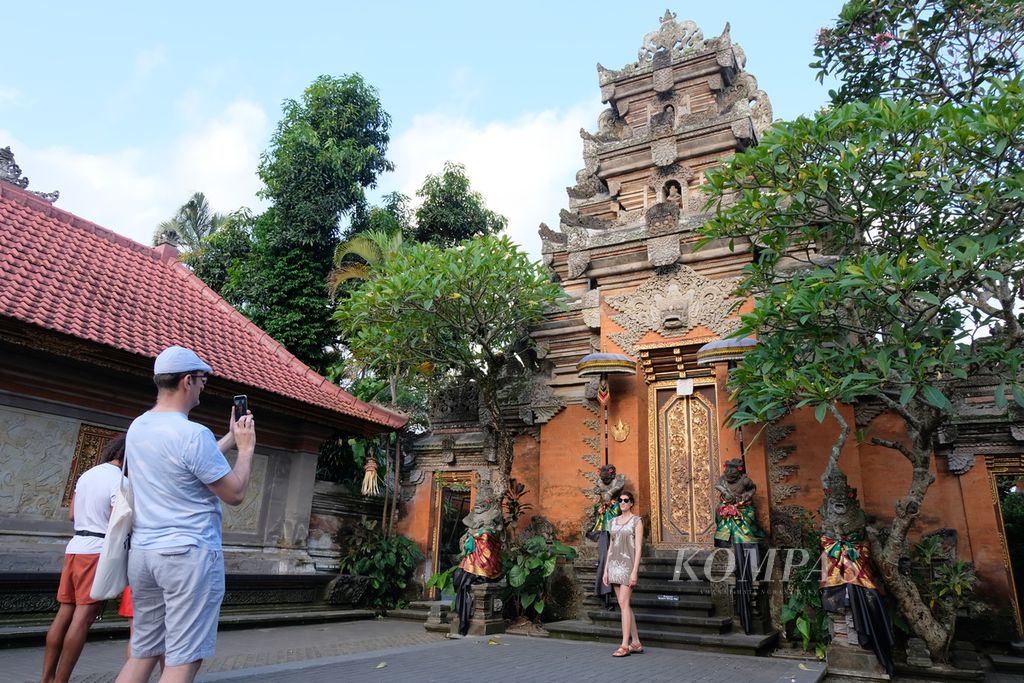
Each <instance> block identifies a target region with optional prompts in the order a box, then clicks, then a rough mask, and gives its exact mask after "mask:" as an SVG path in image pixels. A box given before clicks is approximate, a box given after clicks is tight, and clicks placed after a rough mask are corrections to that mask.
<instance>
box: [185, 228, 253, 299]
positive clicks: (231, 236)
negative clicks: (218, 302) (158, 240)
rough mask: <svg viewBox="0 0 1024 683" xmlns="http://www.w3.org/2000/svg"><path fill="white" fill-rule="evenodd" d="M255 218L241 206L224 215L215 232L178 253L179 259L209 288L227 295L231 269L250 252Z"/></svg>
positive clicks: (228, 294)
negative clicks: (179, 254) (192, 246)
mask: <svg viewBox="0 0 1024 683" xmlns="http://www.w3.org/2000/svg"><path fill="white" fill-rule="evenodd" d="M255 220H256V217H255V216H254V215H253V213H252V212H251V211H249V209H245V208H242V209H239V210H238V211H235V212H233V213H230V214H228V215H227V216H225V217H224V219H223V222H222V223H221V224H220V226H219V227H218V228H217V230H216V231H215V232H213V233H210V234H208V235H206V236H205V237H203V238H202V240H200V242H199V245H198V246H197V247H195V248H193V249H192V250H190V251H187V252H185V253H184V254H182V255H181V261H182V262H183V263H184V264H185V265H187V266H188V267H189V268H191V269H192V272H193V273H195V274H196V276H197V277H198V278H199V279H200V280H202V281H203V282H205V283H206V284H207V285H208V286H209V287H210V288H211V289H213V290H214V291H216V292H219V293H221V295H222V296H224V295H227V296H228V297H230V294H231V293H230V291H228V289H227V284H228V283H229V282H230V280H231V269H232V268H238V267H240V264H242V263H244V262H245V259H246V258H248V256H249V253H250V252H251V251H252V226H253V224H254V222H255Z"/></svg>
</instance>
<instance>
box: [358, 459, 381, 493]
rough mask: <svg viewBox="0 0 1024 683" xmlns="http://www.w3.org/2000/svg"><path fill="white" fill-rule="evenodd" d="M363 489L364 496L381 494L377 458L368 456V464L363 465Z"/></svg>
mask: <svg viewBox="0 0 1024 683" xmlns="http://www.w3.org/2000/svg"><path fill="white" fill-rule="evenodd" d="M362 491H363V495H364V496H379V495H380V484H379V483H378V481H377V460H376V459H375V458H367V459H366V464H365V465H363V489H362Z"/></svg>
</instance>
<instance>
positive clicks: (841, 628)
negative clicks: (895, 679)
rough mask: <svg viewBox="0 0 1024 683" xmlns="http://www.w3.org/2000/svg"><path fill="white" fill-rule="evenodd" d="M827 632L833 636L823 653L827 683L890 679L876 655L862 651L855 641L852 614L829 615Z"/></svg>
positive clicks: (855, 633)
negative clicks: (826, 666) (826, 669)
mask: <svg viewBox="0 0 1024 683" xmlns="http://www.w3.org/2000/svg"><path fill="white" fill-rule="evenodd" d="M829 631H831V633H832V642H831V643H830V644H829V646H828V650H826V652H825V662H826V663H827V665H828V680H829V681H830V682H833V681H834V682H835V683H851V682H859V681H888V680H890V676H889V674H887V673H886V672H885V669H883V668H882V665H881V664H879V663H878V658H877V657H875V653H874V652H872V651H871V650H865V649H864V648H862V647H861V646H860V644H859V643H858V642H857V631H856V630H855V629H854V626H853V615H852V614H850V613H849V612H847V613H845V614H830V615H829Z"/></svg>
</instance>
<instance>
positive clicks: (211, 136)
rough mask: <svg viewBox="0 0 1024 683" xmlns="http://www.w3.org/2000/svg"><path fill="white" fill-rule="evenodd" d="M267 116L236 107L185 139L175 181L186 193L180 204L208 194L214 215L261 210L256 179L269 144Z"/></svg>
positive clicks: (176, 157) (176, 156) (252, 107)
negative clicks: (195, 195) (194, 195)
mask: <svg viewBox="0 0 1024 683" xmlns="http://www.w3.org/2000/svg"><path fill="white" fill-rule="evenodd" d="M267 136H268V127H267V115H266V112H264V111H263V109H262V108H260V107H259V106H258V105H256V104H253V103H252V102H247V101H245V100H237V101H235V102H233V103H232V104H231V105H229V106H228V108H227V109H226V110H225V111H224V113H223V114H222V115H221V116H219V117H218V118H216V119H214V120H213V121H210V122H208V123H207V124H206V125H205V126H204V127H202V128H201V129H199V130H196V131H193V132H190V133H188V134H186V135H184V136H182V137H181V139H180V140H179V141H178V143H177V149H176V150H175V153H174V161H175V164H174V165H175V168H174V174H175V180H176V184H177V185H178V186H179V187H188V188H191V189H189V190H187V191H186V192H184V193H182V194H181V196H180V197H179V200H178V204H181V203H182V202H184V201H185V200H186V199H187V198H188V195H189V194H191V193H192V192H197V191H201V192H204V193H205V194H206V197H207V199H208V200H209V202H210V206H211V207H212V208H213V209H214V210H215V211H221V212H228V211H234V210H235V209H237V208H239V207H240V206H248V207H250V208H255V207H256V198H255V197H256V191H257V190H259V189H260V181H259V179H258V178H257V176H256V166H257V165H258V164H259V156H260V152H261V151H262V150H263V148H264V147H265V146H266V144H267V139H268V137H267Z"/></svg>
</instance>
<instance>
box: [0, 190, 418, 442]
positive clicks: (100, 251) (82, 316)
mask: <svg viewBox="0 0 1024 683" xmlns="http://www.w3.org/2000/svg"><path fill="white" fill-rule="evenodd" d="M176 257H177V253H176V251H175V250H174V249H173V248H169V247H160V248H152V247H146V246H143V245H141V244H139V243H138V242H133V241H132V240H130V239H128V238H127V237H123V236H121V235H118V234H116V233H113V232H111V231H109V230H106V229H105V228H101V227H100V226H98V225H96V224H94V223H90V222H89V221H86V220H83V219H81V218H79V217H78V216H75V215H74V214H71V213H68V212H66V211H62V210H61V209H58V208H56V207H54V206H53V205H52V204H50V203H48V202H46V201H45V200H43V199H40V198H39V197H36V196H35V195H33V194H31V193H29V192H26V191H24V190H22V189H20V188H17V187H15V186H14V185H11V184H9V183H5V182H0V316H9V317H11V318H14V319H16V320H19V321H22V322H25V323H31V324H33V325H38V326H40V327H43V328H46V329H50V330H54V331H57V332H61V333H64V334H68V335H72V336H74V337H78V338H80V339H86V340H89V341H91V342H96V343H98V344H103V345H106V346H110V347H113V348H116V349H120V350H123V351H128V352H130V353H135V354H139V355H141V356H143V357H146V358H150V359H152V358H156V356H157V354H158V353H160V351H161V350H163V349H164V348H165V347H167V346H170V345H171V344H179V345H181V346H186V347H189V348H191V349H193V350H194V351H195V352H196V353H198V354H199V355H200V356H201V357H202V358H203V359H204V360H205V361H206V362H207V363H209V364H210V365H212V366H213V372H214V375H216V376H219V377H224V378H226V379H229V380H232V381H235V382H238V383H240V384H244V385H246V386H250V387H254V388H257V389H262V390H264V391H268V392H270V393H273V394H277V395H280V396H284V397H287V398H290V399H293V400H296V401H300V402H302V403H306V404H309V405H313V406H318V407H320V408H325V409H327V410H330V411H334V412H337V413H341V414H343V415H347V416H352V417H356V418H360V419H363V420H367V421H368V422H371V423H374V424H376V425H381V426H383V427H386V428H399V427H401V426H403V425H404V424H405V422H406V419H405V418H404V417H402V416H400V415H396V414H394V413H391V412H389V411H387V410H384V409H383V408H379V407H377V406H374V405H371V404H369V403H365V402H363V401H360V400H358V399H357V398H355V397H354V396H352V395H351V394H349V393H348V392H347V391H344V390H343V389H341V388H340V387H338V386H336V385H334V384H332V383H331V382H329V381H327V380H326V379H325V378H323V377H321V376H320V375H319V374H317V373H316V372H315V371H313V370H312V369H310V368H309V367H308V366H306V365H305V364H304V363H302V362H301V361H299V360H298V359H297V358H295V356H293V355H292V354H291V353H289V352H288V351H287V350H286V349H285V348H284V347H283V346H281V345H280V344H279V343H277V342H276V341H274V340H273V339H272V338H271V337H270V336H269V335H267V333H266V332H264V331H263V330H261V329H260V328H258V327H257V326H256V325H254V324H253V323H252V322H250V321H249V320H248V319H247V318H246V317H245V316H243V315H242V314H241V313H239V312H238V311H236V310H235V309H234V308H232V307H231V305H230V304H228V303H227V302H226V301H224V299H222V298H221V297H220V296H219V295H218V294H217V293H216V292H214V291H213V290H212V289H210V288H209V287H207V286H206V285H205V284H204V283H203V282H202V280H200V279H199V278H197V277H196V276H195V275H193V274H192V272H191V271H190V270H189V269H188V268H186V267H185V266H184V265H182V264H181V263H179V262H178V261H177V258H176Z"/></svg>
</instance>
